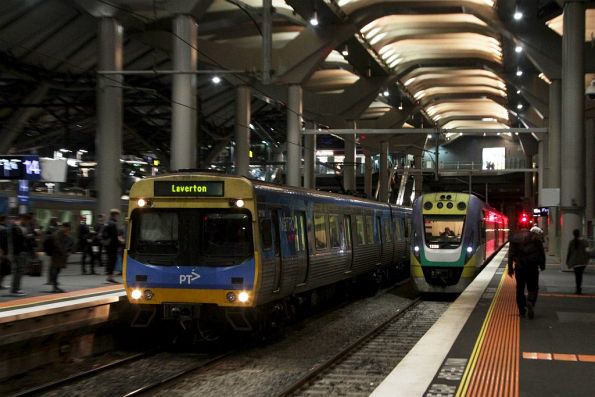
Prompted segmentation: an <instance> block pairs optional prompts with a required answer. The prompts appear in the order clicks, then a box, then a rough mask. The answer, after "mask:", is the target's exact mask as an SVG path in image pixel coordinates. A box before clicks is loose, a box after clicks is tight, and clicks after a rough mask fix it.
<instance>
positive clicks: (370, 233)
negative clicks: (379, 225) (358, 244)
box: [366, 216, 374, 244]
mask: <svg viewBox="0 0 595 397" xmlns="http://www.w3.org/2000/svg"><path fill="white" fill-rule="evenodd" d="M373 243H374V220H373V219H372V217H371V216H366V244H373Z"/></svg>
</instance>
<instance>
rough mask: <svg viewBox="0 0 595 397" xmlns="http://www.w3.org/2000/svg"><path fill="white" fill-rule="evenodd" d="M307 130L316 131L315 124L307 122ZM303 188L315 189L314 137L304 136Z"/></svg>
mask: <svg viewBox="0 0 595 397" xmlns="http://www.w3.org/2000/svg"><path fill="white" fill-rule="evenodd" d="M307 124H308V125H307V129H312V130H315V129H316V123H312V122H308V123H307ZM304 187H305V188H306V189H315V188H316V135H314V134H308V135H304Z"/></svg>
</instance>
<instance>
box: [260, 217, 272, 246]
mask: <svg viewBox="0 0 595 397" xmlns="http://www.w3.org/2000/svg"><path fill="white" fill-rule="evenodd" d="M272 226H273V225H272V222H271V220H270V219H268V218H263V219H261V220H260V225H259V227H260V241H261V244H262V249H263V250H264V251H268V250H270V249H271V248H273V234H272V233H271V229H272Z"/></svg>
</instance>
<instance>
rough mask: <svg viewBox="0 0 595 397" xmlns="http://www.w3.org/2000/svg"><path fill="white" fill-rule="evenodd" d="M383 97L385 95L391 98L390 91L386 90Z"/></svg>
mask: <svg viewBox="0 0 595 397" xmlns="http://www.w3.org/2000/svg"><path fill="white" fill-rule="evenodd" d="M382 95H384V96H389V95H390V93H389V92H388V90H384V92H383V93H382Z"/></svg>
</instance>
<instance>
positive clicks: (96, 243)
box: [91, 214, 105, 267]
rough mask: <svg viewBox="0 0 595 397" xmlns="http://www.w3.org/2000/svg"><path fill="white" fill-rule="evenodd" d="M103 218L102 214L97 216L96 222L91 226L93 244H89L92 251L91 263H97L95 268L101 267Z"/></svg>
mask: <svg viewBox="0 0 595 397" xmlns="http://www.w3.org/2000/svg"><path fill="white" fill-rule="evenodd" d="M104 218H105V216H104V215H103V214H99V215H97V222H95V225H93V233H94V236H93V242H92V243H91V244H92V246H91V250H92V251H93V257H92V259H91V260H92V261H93V263H95V261H97V266H99V267H101V266H103V262H102V260H103V259H102V255H103V244H102V242H101V236H102V235H103V228H104V227H105V219H104Z"/></svg>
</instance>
